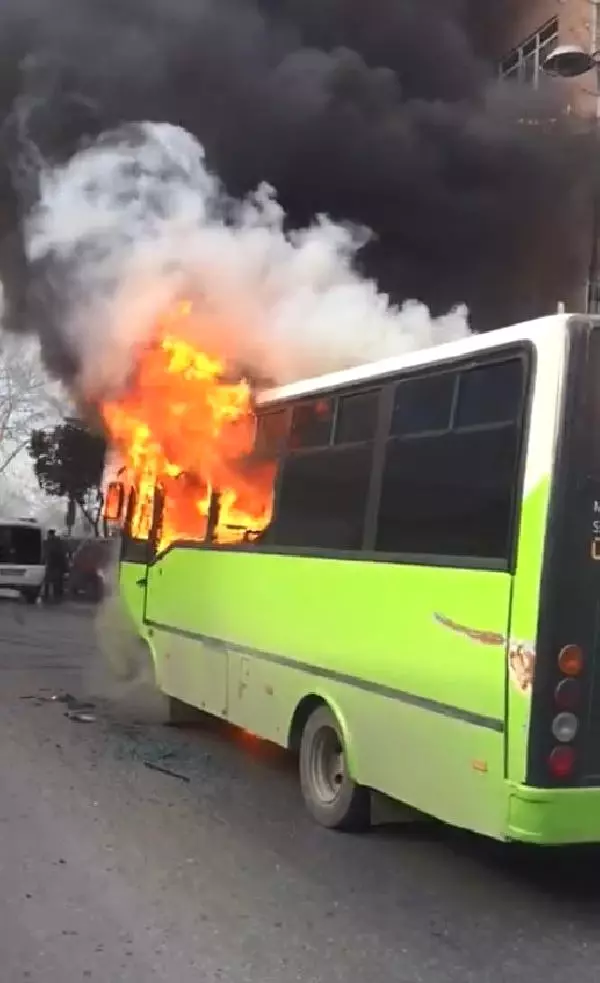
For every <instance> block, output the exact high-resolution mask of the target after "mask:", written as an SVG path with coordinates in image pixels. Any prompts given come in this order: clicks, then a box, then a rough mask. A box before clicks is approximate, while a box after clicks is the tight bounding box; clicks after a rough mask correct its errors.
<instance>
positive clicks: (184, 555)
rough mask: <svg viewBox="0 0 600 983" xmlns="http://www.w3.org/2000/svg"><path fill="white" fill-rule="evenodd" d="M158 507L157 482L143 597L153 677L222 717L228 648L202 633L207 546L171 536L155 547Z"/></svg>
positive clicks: (225, 702) (161, 498) (168, 689)
mask: <svg viewBox="0 0 600 983" xmlns="http://www.w3.org/2000/svg"><path fill="white" fill-rule="evenodd" d="M163 512H164V495H163V492H162V489H160V487H158V486H157V488H156V490H155V496H154V514H153V522H152V531H151V534H150V549H149V554H148V565H147V573H146V578H145V579H146V585H145V603H144V621H145V624H146V629H147V633H148V638H149V640H150V642H151V645H152V648H153V652H154V660H155V667H156V676H157V682H158V685H159V687H160V689H161V690H162V691H163V692H164V693H166V694H167V695H168V696H171V697H175V699H178V700H181V701H182V702H183V703H187V704H189V705H190V706H194V707H197V708H198V709H200V710H206V711H207V712H208V713H211V714H214V715H215V716H219V717H226V716H227V714H228V686H227V680H228V652H227V649H226V647H225V646H224V645H223V644H222V643H218V642H217V640H216V639H212V638H209V637H207V636H206V635H205V634H203V633H202V619H201V614H202V595H201V591H202V580H203V578H204V577H205V576H206V563H207V560H208V561H209V558H210V551H208V550H206V549H203V548H202V545H201V544H199V543H195V542H183V543H182V542H173V543H170V544H169V545H168V547H167V548H166V549H164V550H161V549H160V543H161V539H162V527H163Z"/></svg>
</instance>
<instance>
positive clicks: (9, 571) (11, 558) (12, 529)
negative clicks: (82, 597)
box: [0, 519, 45, 604]
mask: <svg viewBox="0 0 600 983" xmlns="http://www.w3.org/2000/svg"><path fill="white" fill-rule="evenodd" d="M44 573H45V566H44V532H43V529H42V527H41V525H40V524H39V522H36V520H35V519H0V590H17V591H20V593H21V595H22V596H23V597H24V598H25V600H26V601H27V602H28V604H35V602H36V601H37V599H38V597H39V596H40V591H41V589H42V586H43V583H44Z"/></svg>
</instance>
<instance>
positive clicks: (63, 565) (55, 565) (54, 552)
mask: <svg viewBox="0 0 600 983" xmlns="http://www.w3.org/2000/svg"><path fill="white" fill-rule="evenodd" d="M45 563H46V575H45V577H44V601H46V602H48V601H49V600H50V596H51V595H52V599H53V600H54V601H56V603H57V604H60V602H61V601H62V599H63V587H64V579H65V574H66V572H67V554H66V551H65V548H64V544H63V542H62V540H61V539H59V537H58V536H57V535H56V531H55V530H54V529H49V530H48V536H47V538H46V543H45Z"/></svg>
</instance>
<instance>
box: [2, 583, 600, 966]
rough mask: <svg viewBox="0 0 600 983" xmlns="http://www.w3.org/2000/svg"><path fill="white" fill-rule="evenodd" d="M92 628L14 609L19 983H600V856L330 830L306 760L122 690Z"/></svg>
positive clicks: (11, 946)
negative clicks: (299, 763)
mask: <svg viewBox="0 0 600 983" xmlns="http://www.w3.org/2000/svg"><path fill="white" fill-rule="evenodd" d="M92 629H93V619H92V616H91V614H90V612H89V610H87V609H84V608H71V609H69V610H65V611H58V610H50V611H45V610H44V609H43V608H40V607H38V608H35V609H31V608H27V607H26V606H23V605H21V604H19V603H13V602H7V601H4V602H0V671H1V677H0V683H1V685H0V709H1V712H0V885H1V887H2V890H1V891H0V980H1V981H2V983H18V981H19V983H20V981H23V980H29V981H36V983H77V981H79V980H92V981H94V980H96V981H102V983H152V981H159V980H160V981H163V980H164V981H168V983H188V981H194V983H200V981H205V980H206V981H222V983H292V981H298V980H302V981H303V983H313V981H323V983H337V981H340V983H342V981H343V983H363V981H368V983H512V981H515V983H516V981H519V983H520V981H527V983H537V981H543V983H555V981H556V983H559V981H560V983H565V980H567V981H569V980H576V981H577V983H597V980H598V976H599V973H600V968H599V967H600V853H599V852H598V851H595V850H591V851H590V850H585V851H580V852H578V851H568V852H561V853H559V852H551V851H542V852H540V851H533V852H528V851H523V850H515V849H508V848H505V847H502V846H499V845H495V844H492V843H487V842H484V841H482V840H479V839H477V838H475V837H470V836H468V835H465V834H462V833H457V832H453V831H451V830H447V829H445V828H443V827H440V826H436V825H434V824H428V825H424V826H410V827H383V828H380V829H378V830H377V831H375V832H373V833H371V834H369V835H368V836H366V837H362V838H355V837H348V836H341V835H338V834H335V833H328V832H326V831H324V830H321V829H319V828H317V827H316V826H314V825H313V824H312V823H311V821H310V820H309V819H308V818H306V817H305V815H304V813H303V811H302V807H301V804H300V801H299V794H298V790H297V785H296V781H295V774H294V769H293V767H292V766H291V764H290V762H289V761H288V759H287V758H285V757H284V756H282V755H281V754H279V753H278V752H276V751H274V750H272V749H270V748H268V747H265V746H264V745H261V744H252V743H248V742H247V741H245V740H243V739H242V738H241V737H240V736H236V735H235V734H232V733H231V732H229V733H228V732H226V731H225V732H224V731H223V729H219V728H215V729H214V730H210V731H206V730H194V731H184V732H182V731H178V730H173V729H170V728H165V727H163V726H162V725H161V724H160V723H159V722H158V721H159V720H160V711H161V705H160V701H159V700H158V698H157V697H155V696H154V695H153V694H151V693H149V692H148V691H147V690H145V689H144V688H143V687H142V688H135V687H134V688H131V687H129V688H128V689H125V690H123V689H119V688H117V689H113V688H111V687H109V686H107V683H106V680H105V679H104V678H103V674H102V672H101V671H100V669H99V661H98V656H97V653H96V651H95V646H94V635H93V630H92ZM65 694H71V696H73V697H75V698H76V699H77V700H78V701H85V700H88V701H91V702H93V703H94V706H93V707H92V708H88V710H85V708H84V709H83V711H81V710H80V709H78V704H77V703H75V704H74V703H73V702H72V701H71V702H70V703H69V702H62V701H61V699H53V697H56V696H59V697H62V698H66V697H65ZM73 707H75V711H76V712H75V719H73V717H72V715H70V708H71V710H72V709H73ZM78 713H79V714H80V715H81V714H82V715H83V720H82V719H77V714H78ZM86 713H87V714H88V715H89V716H88V717H86ZM89 718H92V719H89ZM148 765H154V766H156V765H158V766H159V767H164V768H167V769H168V770H170V771H171V772H173V773H175V774H174V775H171V774H165V773H163V772H160V771H156V770H154V768H152V767H148ZM184 779H186V780H184Z"/></svg>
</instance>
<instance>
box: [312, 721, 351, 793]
mask: <svg viewBox="0 0 600 983" xmlns="http://www.w3.org/2000/svg"><path fill="white" fill-rule="evenodd" d="M309 774H310V779H311V783H312V786H313V789H314V791H315V793H316V795H317V796H318V798H319V799H320V800H321V802H323V803H324V804H328V805H330V804H331V803H332V802H335V800H336V799H337V797H338V795H339V794H340V790H341V788H342V785H343V783H344V779H345V777H346V762H345V760H344V750H343V748H342V745H341V743H340V739H339V737H338V735H337V734H336V732H335V731H334V729H333V727H322V728H321V730H319V731H318V732H317V733H316V734H315V736H314V740H313V743H312V747H311V751H310V759H309Z"/></svg>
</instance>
